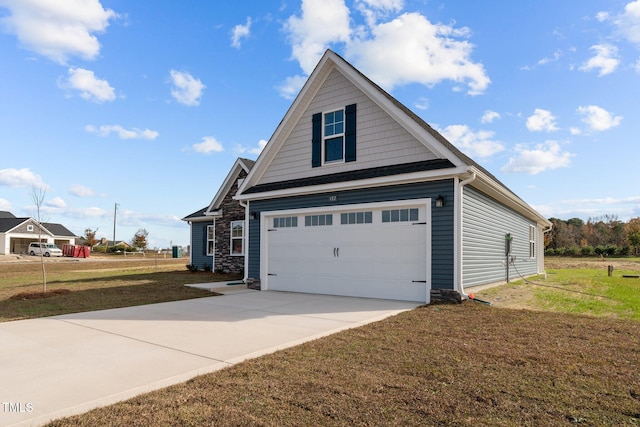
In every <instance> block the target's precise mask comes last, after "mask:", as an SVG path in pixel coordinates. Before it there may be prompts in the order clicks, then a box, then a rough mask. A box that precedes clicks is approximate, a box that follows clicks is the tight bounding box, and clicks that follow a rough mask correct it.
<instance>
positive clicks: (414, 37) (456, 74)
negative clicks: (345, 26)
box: [346, 13, 491, 95]
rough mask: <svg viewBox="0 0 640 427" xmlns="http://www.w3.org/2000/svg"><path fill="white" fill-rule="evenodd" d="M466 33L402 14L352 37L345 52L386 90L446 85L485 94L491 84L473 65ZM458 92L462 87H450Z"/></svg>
mask: <svg viewBox="0 0 640 427" xmlns="http://www.w3.org/2000/svg"><path fill="white" fill-rule="evenodd" d="M469 34H470V31H469V29H468V28H460V29H456V28H454V27H452V26H448V25H443V24H433V23H431V22H430V21H429V20H428V19H427V18H426V17H424V16H423V15H421V14H419V13H405V14H403V15H400V16H399V17H397V18H395V19H394V20H392V21H389V22H385V23H381V24H377V25H375V26H374V27H371V28H370V36H369V35H365V36H361V37H358V38H354V39H353V40H351V41H350V42H349V44H348V45H347V49H346V53H347V57H349V58H350V59H351V60H352V62H354V63H355V64H356V65H357V66H358V67H359V68H360V69H361V70H363V72H364V73H365V74H367V75H368V76H369V77H370V78H371V79H372V80H373V81H375V82H376V83H378V84H380V85H381V86H383V87H384V88H386V89H387V90H392V89H393V88H394V87H395V86H400V85H405V84H409V83H419V84H423V85H425V86H429V87H430V86H433V85H436V84H438V83H440V82H443V81H445V80H450V81H453V82H455V83H460V84H466V85H467V93H468V94H470V95H478V94H481V93H483V92H484V91H485V90H486V88H487V87H488V85H489V83H490V82H491V80H490V79H489V77H488V76H487V75H486V73H485V70H484V66H483V65H482V64H479V63H475V62H473V61H472V60H471V53H472V50H473V45H472V44H471V43H469V42H468V41H467V40H465V39H466V38H467V37H468V36H469ZM454 89H455V90H461V88H460V87H456V88H454Z"/></svg>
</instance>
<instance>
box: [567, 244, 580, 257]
mask: <svg viewBox="0 0 640 427" xmlns="http://www.w3.org/2000/svg"><path fill="white" fill-rule="evenodd" d="M579 253H580V248H579V247H577V246H576V245H572V246H569V247H568V248H567V249H565V251H564V254H565V255H567V256H576V255H578V254H579Z"/></svg>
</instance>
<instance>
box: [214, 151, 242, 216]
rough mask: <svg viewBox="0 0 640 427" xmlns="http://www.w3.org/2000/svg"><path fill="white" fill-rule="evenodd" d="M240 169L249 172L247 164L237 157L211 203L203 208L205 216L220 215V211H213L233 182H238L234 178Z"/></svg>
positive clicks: (218, 205)
mask: <svg viewBox="0 0 640 427" xmlns="http://www.w3.org/2000/svg"><path fill="white" fill-rule="evenodd" d="M241 170H244V171H245V172H247V173H249V168H248V167H247V165H246V164H245V163H244V162H243V161H242V159H241V158H238V159H236V161H235V163H234V164H233V166H232V167H231V170H230V171H229V173H228V174H227V176H226V177H225V179H224V181H223V183H222V185H221V186H220V187H219V188H218V192H217V193H216V195H215V196H214V197H213V199H212V200H211V203H209V206H208V207H207V209H206V210H205V213H204V214H205V216H220V215H222V211H219V212H214V211H216V210H217V209H218V208H219V207H220V204H221V203H222V201H223V200H224V198H225V196H226V195H227V193H228V192H229V190H231V187H232V186H233V184H235V183H236V182H238V180H237V179H236V178H237V176H238V175H239V174H240V171H241Z"/></svg>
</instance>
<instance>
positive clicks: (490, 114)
mask: <svg viewBox="0 0 640 427" xmlns="http://www.w3.org/2000/svg"><path fill="white" fill-rule="evenodd" d="M499 118H500V113H497V112H495V111H491V110H487V111H485V112H484V114H483V115H482V118H481V119H480V121H481V122H482V123H492V122H493V121H494V120H496V119H499Z"/></svg>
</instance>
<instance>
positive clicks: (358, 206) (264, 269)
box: [246, 198, 433, 304]
mask: <svg viewBox="0 0 640 427" xmlns="http://www.w3.org/2000/svg"><path fill="white" fill-rule="evenodd" d="M416 205H424V206H425V221H426V223H427V227H426V228H425V230H426V231H425V232H426V233H427V235H426V239H425V240H426V259H425V264H426V274H427V277H425V280H426V284H425V286H426V301H425V303H426V304H429V303H430V300H431V275H432V271H431V266H432V261H431V250H432V247H431V239H432V236H433V231H432V227H433V223H432V221H431V217H432V215H431V198H425V199H403V200H394V201H389V202H379V203H378V202H373V203H355V204H349V205H331V206H317V207H313V208H300V209H282V210H275V211H263V212H261V215H260V288H261V289H262V290H268V289H269V275H268V271H269V262H268V260H269V256H268V255H269V254H268V248H269V244H268V233H269V230H270V229H271V228H270V221H271V219H272V218H273V217H276V216H291V215H296V216H298V215H299V216H302V215H306V214H309V213H324V212H332V213H339V212H341V211H351V210H370V209H383V208H387V207H403V206H416ZM334 224H336V222H335V221H334ZM303 228H304V227H303ZM246 258H248V256H247V257H246Z"/></svg>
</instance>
